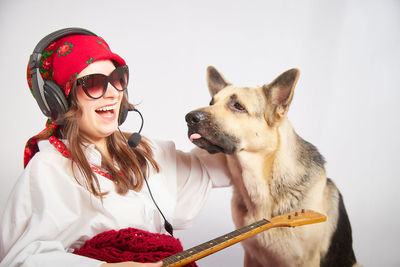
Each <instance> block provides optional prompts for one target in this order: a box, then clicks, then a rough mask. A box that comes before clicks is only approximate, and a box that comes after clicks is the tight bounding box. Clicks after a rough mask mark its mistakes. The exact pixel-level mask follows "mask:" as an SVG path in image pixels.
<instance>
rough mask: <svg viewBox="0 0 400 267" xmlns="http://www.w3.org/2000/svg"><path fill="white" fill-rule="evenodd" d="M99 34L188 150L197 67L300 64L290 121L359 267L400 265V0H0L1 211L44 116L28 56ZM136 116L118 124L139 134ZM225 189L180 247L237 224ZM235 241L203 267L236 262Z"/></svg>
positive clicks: (201, 81) (152, 129)
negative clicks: (330, 196)
mask: <svg viewBox="0 0 400 267" xmlns="http://www.w3.org/2000/svg"><path fill="white" fill-rule="evenodd" d="M71 26H79V27H84V28H88V29H90V30H92V31H93V32H95V33H97V34H98V35H101V36H102V37H104V38H105V39H106V40H107V42H108V43H109V44H110V46H111V48H112V49H113V50H114V51H116V52H117V53H118V54H120V55H121V56H122V57H124V58H125V59H126V60H127V62H128V64H129V66H130V69H131V72H132V76H131V77H132V79H131V84H130V87H129V91H130V100H131V102H133V103H135V104H139V106H138V107H139V109H140V110H141V111H142V113H143V115H144V117H145V120H146V122H145V127H144V130H143V133H144V134H145V135H147V136H150V137H154V138H158V139H168V140H174V141H175V142H176V144H177V147H178V148H180V149H182V150H185V151H188V150H190V149H191V148H193V145H192V144H190V142H189V141H188V140H187V137H186V123H185V121H184V115H185V114H186V113H187V112H188V111H190V110H192V109H194V108H197V107H199V106H205V105H207V104H208V102H209V100H210V98H209V95H208V91H207V88H206V83H205V69H206V67H207V66H208V65H214V66H216V67H217V68H218V69H219V70H220V71H221V72H222V73H223V74H224V75H225V76H226V77H227V79H228V80H230V81H231V82H233V83H234V84H240V85H259V84H263V83H267V82H270V81H272V79H274V78H275V77H276V76H277V75H279V74H280V73H281V72H283V71H285V70H287V69H289V68H292V67H297V68H299V69H300V70H301V76H300V80H299V82H298V84H297V87H296V92H295V97H294V100H293V103H292V106H291V110H290V112H289V119H290V120H291V121H292V123H293V124H294V126H295V128H296V129H297V132H298V133H299V134H300V135H301V136H302V137H303V138H305V139H306V140H308V141H310V142H312V143H313V144H315V145H316V146H317V147H318V148H319V149H320V151H321V152H322V154H323V155H324V156H325V157H326V159H327V162H328V163H327V173H328V176H329V177H331V178H333V179H334V181H335V182H336V183H337V185H338V187H339V188H340V189H341V191H342V193H343V195H344V199H345V203H346V206H347V210H348V213H349V216H350V220H351V222H352V227H353V238H354V248H355V253H356V256H357V258H358V261H359V262H360V263H362V264H363V265H364V266H400V255H399V245H398V240H399V238H400V233H399V230H398V222H399V220H400V209H399V205H400V194H399V185H400V182H399V178H400V175H399V164H400V157H399V150H400V142H399V136H400V119H399V115H400V105H399V104H398V101H399V100H400V86H399V78H400V1H387V0H376V1H365V0H364V1H361V0H360V1H343V0H337V1H297V0H296V1H295V0H293V1H266V0H264V1H236V0H221V1H216V0H203V1H189V0H181V1H178V0H173V1H171V0H170V1H161V0H160V1H154V0H150V1H131V0H125V1H122V0H121V1H117V0H115V1H106V0H87V1H77V0H69V1H50V0H37V1H28V0H26V1H19V0H1V1H0V36H1V43H0V48H1V49H0V59H1V65H0V77H1V83H2V85H1V86H2V90H3V91H2V92H3V97H1V100H0V101H1V107H2V110H3V111H2V116H1V118H0V125H1V129H2V131H1V133H0V139H1V140H2V141H1V147H2V149H1V154H0V155H1V160H0V162H1V163H0V164H1V165H0V166H1V172H2V174H1V176H0V212H1V211H2V210H3V208H4V205H5V203H6V201H7V196H8V194H9V192H10V190H11V188H12V186H13V184H14V182H15V181H16V179H17V177H18V176H19V174H20V173H21V172H22V170H23V168H22V158H23V157H22V154H23V148H24V144H25V142H26V141H27V139H28V138H29V137H31V136H32V135H34V134H36V133H38V132H39V131H40V130H42V129H43V127H44V123H45V118H44V116H43V115H42V114H41V113H40V111H39V109H38V107H37V106H36V102H35V101H34V99H33V98H32V96H31V95H30V93H29V91H28V86H27V84H26V80H25V73H26V64H27V61H28V57H29V55H30V53H31V52H32V50H33V48H34V46H35V45H36V43H37V42H38V41H39V40H40V39H41V38H42V37H44V36H45V35H46V34H48V33H50V32H52V31H54V30H57V29H59V28H64V27H71ZM138 127H139V124H138V118H137V117H135V116H133V115H130V117H128V120H127V122H126V123H125V124H124V125H123V129H124V130H127V131H135V130H137V129H138ZM230 195H231V191H230V189H216V190H214V191H213V192H212V194H211V196H210V199H209V201H208V202H207V204H206V206H205V207H204V210H203V211H202V213H201V214H200V216H199V218H198V219H197V221H196V223H195V224H194V225H193V226H192V227H191V228H190V229H188V230H185V231H180V232H178V236H179V238H180V239H181V240H182V241H183V244H184V246H185V247H186V248H189V247H190V246H194V245H197V244H199V243H201V242H204V241H207V240H209V239H212V238H215V237H216V236H218V235H222V234H224V233H226V232H230V231H231V230H233V224H232V222H231V217H230V216H231V215H230ZM242 260H243V252H242V248H241V246H240V245H239V244H238V245H234V246H233V247H230V248H228V249H226V250H224V251H222V252H220V253H217V254H214V255H211V256H209V257H207V258H205V259H203V260H200V261H199V262H198V264H199V265H200V266H242Z"/></svg>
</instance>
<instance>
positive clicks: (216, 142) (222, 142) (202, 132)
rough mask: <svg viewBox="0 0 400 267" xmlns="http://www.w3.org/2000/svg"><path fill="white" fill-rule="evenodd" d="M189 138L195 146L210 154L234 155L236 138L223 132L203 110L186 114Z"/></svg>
mask: <svg viewBox="0 0 400 267" xmlns="http://www.w3.org/2000/svg"><path fill="white" fill-rule="evenodd" d="M185 120H186V122H187V125H188V137H189V139H190V141H191V142H193V144H195V145H197V146H198V147H200V148H202V149H205V150H207V151H208V152H209V153H211V154H213V153H218V152H222V153H226V154H232V153H234V151H235V143H236V140H235V138H232V137H231V136H229V135H227V134H226V133H224V132H223V131H221V130H220V129H219V128H218V126H217V125H216V124H215V123H214V122H213V120H212V119H211V115H210V114H209V113H207V112H205V111H203V110H194V111H191V112H189V113H188V114H186V116H185Z"/></svg>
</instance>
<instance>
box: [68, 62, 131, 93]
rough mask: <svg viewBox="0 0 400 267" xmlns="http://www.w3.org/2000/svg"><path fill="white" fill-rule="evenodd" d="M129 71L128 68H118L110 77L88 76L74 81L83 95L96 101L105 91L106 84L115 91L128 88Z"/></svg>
mask: <svg viewBox="0 0 400 267" xmlns="http://www.w3.org/2000/svg"><path fill="white" fill-rule="evenodd" d="M128 80H129V69H128V66H127V65H125V66H119V67H117V68H116V69H115V70H113V72H111V73H110V75H108V76H106V75H104V74H100V73H94V74H89V75H86V76H83V77H81V78H79V79H77V80H76V84H77V85H81V86H82V89H83V91H84V92H85V94H86V95H87V96H88V97H90V98H93V99H98V98H100V97H102V96H104V94H105V93H106V91H107V87H108V83H110V84H111V85H112V86H113V87H114V88H115V89H117V90H118V91H120V92H122V91H124V90H125V89H126V88H127V86H128Z"/></svg>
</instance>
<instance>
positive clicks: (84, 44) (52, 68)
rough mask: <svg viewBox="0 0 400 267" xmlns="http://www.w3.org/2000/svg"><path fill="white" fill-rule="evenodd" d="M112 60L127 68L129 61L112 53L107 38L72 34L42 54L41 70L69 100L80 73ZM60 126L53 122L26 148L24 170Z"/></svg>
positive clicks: (29, 83) (54, 43) (28, 74)
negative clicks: (93, 64) (38, 143)
mask: <svg viewBox="0 0 400 267" xmlns="http://www.w3.org/2000/svg"><path fill="white" fill-rule="evenodd" d="M105 59H109V60H112V61H114V62H115V63H116V64H117V65H119V66H123V65H126V63H125V60H124V59H122V58H121V57H120V56H118V55H117V54H115V53H113V52H111V50H110V47H109V46H108V44H107V43H106V41H104V39H102V38H100V37H97V36H90V35H68V36H66V37H63V38H61V39H59V40H56V41H54V42H53V43H51V44H50V45H49V46H48V47H47V48H46V49H45V51H44V52H43V53H42V57H41V60H40V64H39V71H40V74H41V76H42V77H43V79H46V80H53V81H54V82H55V83H56V84H58V85H59V86H60V88H61V89H62V90H63V92H64V94H65V97H66V98H68V97H69V95H70V91H71V87H72V84H73V83H74V81H75V80H76V77H77V76H78V74H79V73H80V72H81V71H82V70H83V69H85V68H86V67H87V66H88V65H89V64H91V63H93V62H95V61H97V60H105ZM30 73H31V69H30V68H29V65H28V70H27V80H28V85H29V88H30V90H31V93H32V95H33V91H32V84H31V75H30ZM57 127H58V125H57V124H56V123H54V122H53V121H51V120H48V121H47V123H46V129H44V130H43V131H42V132H40V133H39V134H37V135H35V136H34V137H32V138H30V139H29V140H28V142H27V143H26V146H25V152H24V167H26V165H27V164H28V162H29V161H30V159H31V158H32V157H33V156H34V155H35V153H36V152H37V151H39V149H38V146H37V142H38V141H39V140H42V139H48V138H49V137H50V136H51V135H53V134H54V132H55V130H56V129H57Z"/></svg>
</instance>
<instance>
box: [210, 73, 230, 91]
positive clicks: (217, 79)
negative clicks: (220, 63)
mask: <svg viewBox="0 0 400 267" xmlns="http://www.w3.org/2000/svg"><path fill="white" fill-rule="evenodd" d="M207 85H208V90H209V91H210V95H211V97H213V96H214V95H215V94H216V93H218V92H219V91H220V90H221V89H223V88H225V87H227V86H228V85H230V83H229V82H227V81H226V79H225V78H224V76H222V74H221V73H219V72H218V70H217V69H216V68H214V67H213V66H208V68H207Z"/></svg>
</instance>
